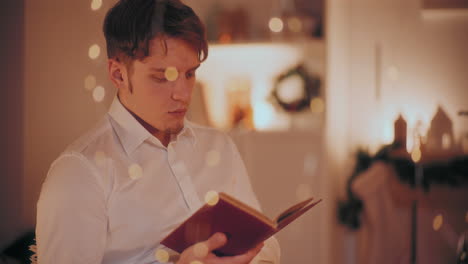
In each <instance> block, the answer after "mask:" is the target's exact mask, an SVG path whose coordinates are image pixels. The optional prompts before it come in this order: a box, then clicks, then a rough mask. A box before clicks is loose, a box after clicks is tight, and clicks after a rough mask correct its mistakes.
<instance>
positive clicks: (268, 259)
mask: <svg viewBox="0 0 468 264" xmlns="http://www.w3.org/2000/svg"><path fill="white" fill-rule="evenodd" d="M229 143H230V145H231V149H232V152H233V161H232V162H234V164H233V173H234V174H233V177H236V178H235V179H236V180H235V181H234V188H233V190H234V193H233V194H234V196H235V197H238V198H239V199H241V200H242V201H243V202H245V203H247V204H249V205H251V206H253V207H255V208H257V209H258V210H260V211H261V206H260V203H259V202H258V199H257V197H256V195H255V193H254V191H253V188H252V184H251V183H250V179H249V176H248V173H247V169H246V168H245V165H244V162H243V160H242V157H241V155H240V154H239V151H238V150H237V147H236V145H235V144H234V142H233V141H232V139H231V138H229ZM267 263H271V264H280V246H279V243H278V240H276V238H275V237H274V236H272V237H270V238H269V239H267V240H266V241H265V242H264V247H263V249H262V250H261V251H260V253H259V254H258V255H257V256H256V257H255V258H254V259H253V260H252V262H251V264H267Z"/></svg>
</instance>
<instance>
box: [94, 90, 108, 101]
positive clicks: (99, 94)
mask: <svg viewBox="0 0 468 264" xmlns="http://www.w3.org/2000/svg"><path fill="white" fill-rule="evenodd" d="M105 96H106V90H105V89H104V87H102V86H96V88H94V90H93V99H94V101H95V102H96V103H100V102H102V101H103V100H104V97H105Z"/></svg>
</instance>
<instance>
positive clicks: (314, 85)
mask: <svg viewBox="0 0 468 264" xmlns="http://www.w3.org/2000/svg"><path fill="white" fill-rule="evenodd" d="M295 75H297V76H299V77H300V78H301V79H302V80H303V81H304V85H303V87H301V88H302V89H303V92H304V95H303V96H302V97H301V98H299V99H298V100H296V101H294V102H285V101H284V100H283V99H282V98H281V97H280V96H279V91H278V90H279V86H280V84H281V83H282V82H284V81H286V80H287V79H288V78H290V77H293V76H295ZM319 92H320V79H319V78H316V77H314V76H312V75H310V74H308V73H307V71H306V69H305V67H304V65H301V64H300V65H297V66H296V67H293V68H291V69H289V70H288V71H286V72H285V73H283V74H281V75H280V76H278V77H277V78H276V80H275V84H274V87H273V92H272V94H271V96H272V98H273V100H274V101H275V102H276V103H277V104H278V105H279V106H280V107H281V108H282V109H283V110H284V111H286V112H300V111H302V110H305V109H307V108H309V107H310V101H311V100H312V98H314V97H317V96H319Z"/></svg>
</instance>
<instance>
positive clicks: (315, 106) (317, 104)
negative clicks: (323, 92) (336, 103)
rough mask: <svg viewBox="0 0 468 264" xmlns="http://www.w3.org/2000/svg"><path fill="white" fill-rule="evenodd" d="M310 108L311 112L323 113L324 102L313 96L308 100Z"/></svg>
mask: <svg viewBox="0 0 468 264" xmlns="http://www.w3.org/2000/svg"><path fill="white" fill-rule="evenodd" d="M310 110H311V111H312V112H313V113H323V111H324V110H325V103H324V102H323V99H322V98H319V97H315V98H314V99H312V100H311V101H310Z"/></svg>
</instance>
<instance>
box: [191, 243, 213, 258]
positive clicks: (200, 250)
mask: <svg viewBox="0 0 468 264" xmlns="http://www.w3.org/2000/svg"><path fill="white" fill-rule="evenodd" d="M208 251H209V249H208V246H207V245H206V244H205V243H204V242H199V243H197V244H195V246H194V247H193V253H194V254H195V257H197V258H204V257H206V256H207V255H208Z"/></svg>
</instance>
